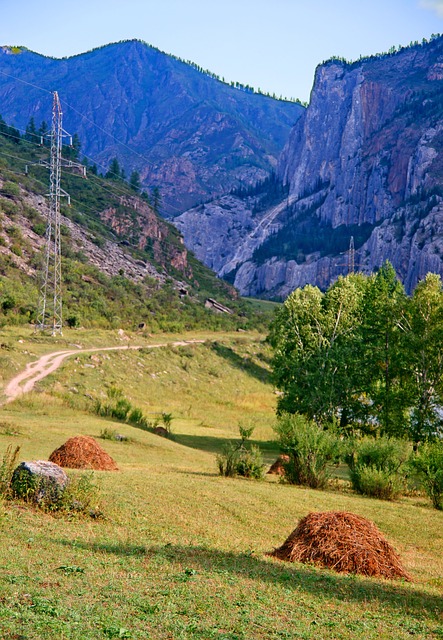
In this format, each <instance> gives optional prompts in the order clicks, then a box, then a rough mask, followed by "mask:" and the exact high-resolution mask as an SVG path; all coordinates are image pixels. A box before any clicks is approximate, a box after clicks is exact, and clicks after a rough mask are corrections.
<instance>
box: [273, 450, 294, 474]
mask: <svg viewBox="0 0 443 640" xmlns="http://www.w3.org/2000/svg"><path fill="white" fill-rule="evenodd" d="M285 462H289V456H288V455H286V454H285V453H282V454H281V455H279V456H278V458H277V460H276V461H275V462H274V464H272V465H271V466H270V468H269V471H268V473H270V474H273V475H276V476H284V475H285V473H286V471H285V467H284V465H285Z"/></svg>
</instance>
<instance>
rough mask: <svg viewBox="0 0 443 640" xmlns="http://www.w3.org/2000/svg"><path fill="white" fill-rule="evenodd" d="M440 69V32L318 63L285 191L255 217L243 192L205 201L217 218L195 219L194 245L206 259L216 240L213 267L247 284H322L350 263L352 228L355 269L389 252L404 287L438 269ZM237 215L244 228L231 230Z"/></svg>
mask: <svg viewBox="0 0 443 640" xmlns="http://www.w3.org/2000/svg"><path fill="white" fill-rule="evenodd" d="M442 69H443V38H441V37H440V38H436V39H434V40H433V41H432V42H430V43H428V44H424V45H417V46H413V47H410V48H407V49H404V50H402V51H400V52H398V53H396V54H394V55H384V56H374V57H371V58H368V59H364V60H361V61H358V62H356V63H353V64H348V63H345V62H341V61H330V62H327V63H325V64H323V65H322V66H320V67H319V68H318V69H317V71H316V77H315V83H314V88H313V92H312V95H311V103H310V105H309V107H308V108H307V110H306V111H305V113H304V114H303V115H302V116H301V118H300V119H299V120H298V121H297V123H296V124H295V126H294V128H293V130H292V132H291V135H290V138H289V141H288V143H287V145H286V147H285V149H284V151H283V152H282V154H281V156H280V160H279V164H278V168H277V173H278V175H279V177H280V179H281V180H282V182H283V183H286V184H287V185H288V186H289V196H288V197H287V198H286V199H285V200H282V201H281V202H280V203H277V204H275V205H273V207H272V208H270V209H268V210H266V211H263V212H261V213H260V215H259V216H255V217H254V216H252V214H251V213H250V211H251V206H250V204H249V203H248V202H247V201H246V202H244V203H243V208H242V204H241V203H238V204H237V205H236V211H235V212H234V213H233V214H231V215H227V214H226V207H225V206H224V205H223V203H222V202H221V201H218V202H216V203H213V204H211V205H207V211H208V212H210V211H211V210H214V211H217V216H218V219H223V221H224V226H223V229H220V228H219V227H216V231H215V232H214V230H213V227H212V224H211V220H210V219H208V220H206V222H205V226H204V228H200V229H198V224H197V221H196V219H194V223H193V224H194V232H193V235H192V238H190V237H189V236H188V241H189V242H190V246H191V247H192V246H193V243H198V244H199V247H200V255H201V257H202V259H203V260H204V261H207V260H208V259H210V258H209V254H210V253H211V251H212V249H211V251H209V250H207V249H206V248H207V247H210V246H211V247H216V246H220V247H221V246H223V247H224V257H223V258H219V259H218V261H215V260H214V258H211V260H212V265H213V267H214V268H215V269H216V270H217V272H218V273H219V275H225V274H227V273H230V272H233V270H235V271H234V272H233V273H234V275H235V280H234V284H235V286H236V287H237V288H238V289H239V290H240V292H241V293H242V294H243V295H252V296H256V295H259V296H263V297H274V296H275V297H285V296H286V295H288V293H290V292H291V291H292V290H293V289H294V288H295V287H298V286H303V285H305V284H307V283H311V284H316V285H318V286H320V287H322V288H325V287H327V286H328V285H329V284H330V282H331V281H333V280H335V279H336V278H337V277H338V276H339V275H340V274H345V273H347V272H348V270H349V268H350V265H349V258H348V255H347V249H348V247H349V244H350V238H351V236H352V237H353V238H354V245H355V249H356V251H355V267H356V268H357V269H359V270H361V271H364V272H366V273H371V272H372V271H373V270H374V269H377V268H378V267H380V266H381V264H382V263H383V262H384V261H385V260H386V259H389V260H391V262H392V263H393V265H394V267H395V268H396V270H397V273H398V274H399V276H400V278H401V279H402V281H403V282H404V284H405V286H406V289H407V291H409V292H410V291H411V290H412V289H413V288H414V286H415V285H416V283H417V282H418V280H419V279H421V278H423V277H424V276H425V275H426V273H427V272H428V271H430V270H431V271H435V272H437V273H440V274H442V275H443V257H442V256H443V227H442V224H443V222H442V207H443V99H442V98H443V87H442V84H441V83H442V80H443V71H442ZM239 211H241V215H240V214H239V213H237V212H239ZM248 212H249V213H248ZM186 216H187V214H183V216H182V219H183V220H186ZM240 220H243V221H246V222H247V226H246V230H245V232H244V233H243V232H242V231H241V230H240V231H238V230H237V229H236V230H235V232H233V233H231V228H232V229H233V228H234V225H235V224H236V223H237V222H238V221H240ZM182 228H183V227H182ZM183 231H184V233H185V238H186V237H187V236H186V230H185V229H184V228H183ZM214 243H215V244H214ZM226 247H228V250H226ZM223 261H224V264H222V263H223ZM231 277H232V275H231Z"/></svg>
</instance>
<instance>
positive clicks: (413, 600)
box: [148, 544, 443, 619]
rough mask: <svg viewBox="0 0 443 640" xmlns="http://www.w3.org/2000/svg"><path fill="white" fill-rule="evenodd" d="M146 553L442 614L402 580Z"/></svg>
mask: <svg viewBox="0 0 443 640" xmlns="http://www.w3.org/2000/svg"><path fill="white" fill-rule="evenodd" d="M148 553H149V555H158V556H161V557H162V558H164V559H166V560H168V561H170V562H171V563H175V562H177V563H180V564H182V565H184V566H188V567H191V568H192V569H195V570H196V571H199V570H201V571H213V572H215V573H219V574H222V575H226V574H228V575H232V574H234V575H238V576H239V577H242V578H244V579H247V580H259V581H261V582H263V581H266V582H271V583H274V584H275V583H276V584H281V585H283V586H284V587H285V588H286V589H294V591H297V592H300V591H304V592H306V593H309V594H312V595H314V596H318V595H320V596H321V598H322V600H323V601H325V600H328V599H332V600H339V601H347V602H358V603H360V602H361V603H365V602H367V601H371V600H375V599H376V600H378V601H379V602H380V603H382V605H383V607H386V606H389V607H391V608H394V609H398V610H401V611H405V612H407V613H408V614H412V615H418V616H419V617H422V616H423V613H424V610H426V611H427V613H428V614H429V615H431V616H432V617H435V618H436V619H438V618H440V617H441V615H442V614H443V599H442V598H441V596H437V595H432V594H428V593H426V592H424V591H420V590H419V589H418V588H416V587H414V586H413V585H408V584H407V583H404V582H403V581H396V582H394V581H392V582H389V581H381V580H376V579H370V578H364V577H360V576H357V575H354V574H349V575H348V574H335V573H333V572H332V571H327V570H321V569H316V568H314V567H308V566H303V565H301V564H291V563H284V562H279V561H277V560H276V561H274V562H270V561H266V560H264V559H263V558H261V557H259V556H254V555H249V554H237V553H231V552H226V551H217V550H215V549H209V548H204V547H184V546H180V545H170V544H168V545H166V546H157V547H150V548H149V550H148Z"/></svg>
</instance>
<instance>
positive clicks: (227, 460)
mask: <svg viewBox="0 0 443 640" xmlns="http://www.w3.org/2000/svg"><path fill="white" fill-rule="evenodd" d="M239 458H240V452H239V447H238V445H235V444H233V443H232V442H230V443H228V444H226V445H224V446H223V448H222V452H221V453H220V454H218V455H217V465H218V470H219V473H220V475H221V476H225V477H226V478H233V477H234V476H236V475H237V465H238V462H239Z"/></svg>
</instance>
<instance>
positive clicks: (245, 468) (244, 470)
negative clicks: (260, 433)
mask: <svg viewBox="0 0 443 640" xmlns="http://www.w3.org/2000/svg"><path fill="white" fill-rule="evenodd" d="M263 473H264V463H263V456H262V453H261V451H260V449H259V447H257V445H254V444H253V445H251V447H250V448H249V449H247V448H245V447H243V448H241V449H239V458H238V462H237V475H239V476H243V477H244V478H254V479H255V480H259V479H260V478H263Z"/></svg>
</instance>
